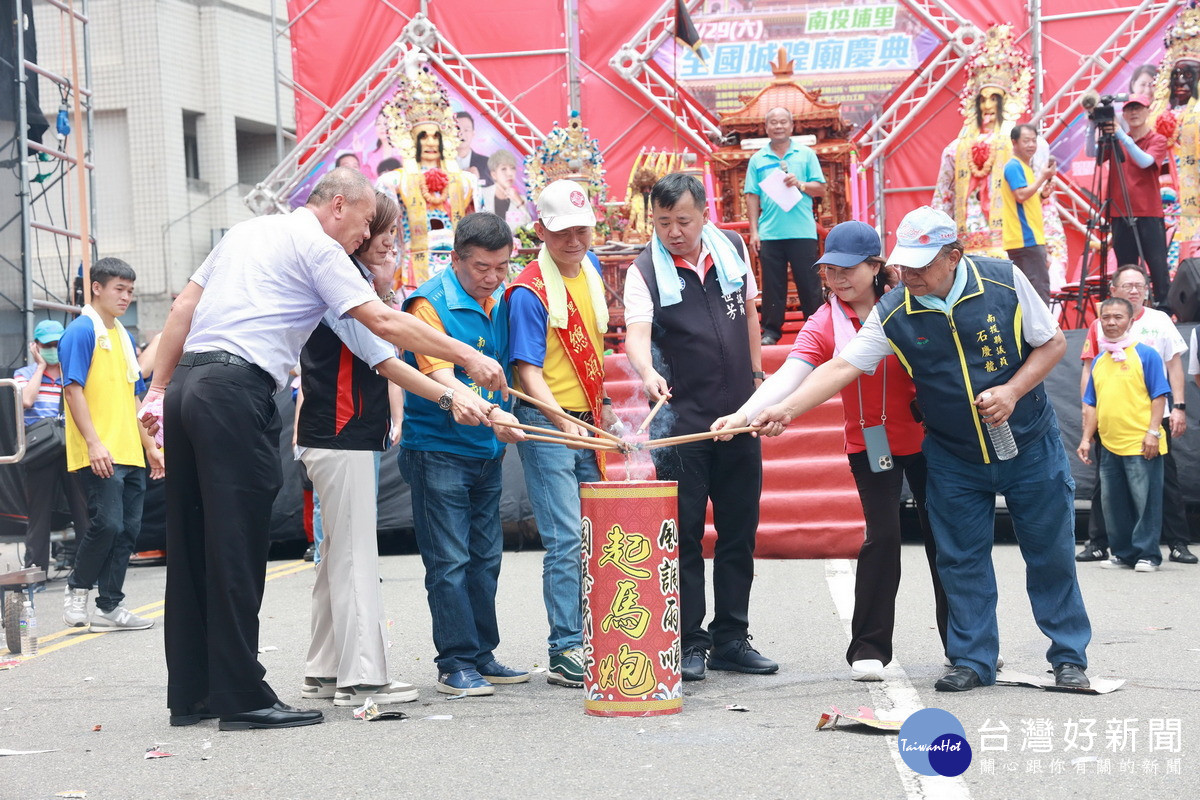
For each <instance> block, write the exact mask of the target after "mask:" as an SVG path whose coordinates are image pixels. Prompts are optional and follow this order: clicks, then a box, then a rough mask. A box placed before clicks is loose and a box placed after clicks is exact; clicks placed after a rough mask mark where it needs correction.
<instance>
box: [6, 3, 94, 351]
mask: <svg viewBox="0 0 1200 800" xmlns="http://www.w3.org/2000/svg"><path fill="white" fill-rule="evenodd" d="M43 2H45V4H46V5H49V6H53V7H54V8H57V9H58V10H59V12H60V25H59V36H60V37H61V41H60V45H61V47H62V48H63V50H64V51H65V52H66V53H68V54H69V56H70V60H71V70H70V73H71V74H69V75H59V74H58V73H55V72H53V71H51V70H49V69H47V68H46V67H45V66H42V65H39V64H37V63H34V62H32V61H29V60H28V59H27V58H26V54H25V40H24V36H22V35H20V30H21V26H20V22H21V20H22V18H23V17H22V15H23V8H22V3H21V2H20V0H18V1H17V2H16V3H15V4H14V5H15V10H16V17H15V19H13V20H11V21H10V23H11V24H12V25H13V26H14V30H15V31H16V35H15V36H14V39H15V55H16V59H15V63H14V65H13V66H14V70H13V71H14V74H15V76H16V81H15V82H14V86H13V87H12V90H13V93H14V98H15V102H16V106H17V109H16V111H17V113H16V115H15V116H16V119H15V120H14V121H13V122H14V134H13V140H12V149H13V154H14V157H13V159H12V169H13V170H14V171H15V173H16V175H17V180H18V192H17V194H18V203H17V205H18V207H19V210H18V212H17V213H16V214H14V215H12V216H11V217H9V218H8V219H6V220H3V221H2V222H0V229H4V228H7V227H9V226H19V227H20V239H21V246H20V252H19V254H17V255H16V256H15V257H10V256H9V255H8V254H2V255H0V268H6V269H7V268H11V269H12V270H14V271H16V272H19V273H20V275H21V292H20V294H21V296H20V297H15V296H9V295H8V294H4V293H0V310H8V309H16V310H18V311H19V312H20V313H21V315H22V317H23V319H22V327H23V329H24V335H23V338H24V340H25V341H26V342H28V341H30V340H32V339H33V327H34V314H35V312H36V311H37V310H48V311H58V312H66V313H74V314H77V313H79V307H78V306H76V305H74V304H73V297H72V296H71V295H72V290H71V279H72V278H71V276H72V273H73V268H74V266H75V263H76V259H79V260H80V261H81V263H82V264H83V267H84V271H85V273H86V271H87V268H88V267H89V265H90V264H91V263H92V260H93V258H94V256H95V244H96V239H95V230H96V207H95V203H94V202H93V199H94V198H95V194H96V190H95V182H94V178H95V175H94V171H95V165H94V164H93V162H92V153H93V151H94V145H95V141H94V126H93V114H92V112H93V102H94V98H93V95H92V90H91V88H90V86H91V77H92V68H91V38H90V31H89V25H90V24H91V17H90V15H89V8H88V0H43ZM77 2H78V6H79V7H78V8H76V3H77ZM31 13H32V12H31ZM46 35H49V32H48V31H47V32H46ZM39 76H40V77H42V78H45V79H46V80H48V81H50V82H51V83H52V84H53V85H54V86H55V87H56V88H57V89H58V90H59V92H60V93H61V97H62V100H63V102H67V101H68V98H69V99H70V104H71V106H72V109H73V114H72V116H71V125H72V128H73V130H72V132H71V134H70V137H71V138H70V140H69V144H70V149H71V150H72V151H73V153H68V152H66V151H65V147H66V145H67V144H68V141H67V139H66V138H65V137H59V139H58V143H57V145H56V146H54V147H51V146H47V145H45V144H43V143H42V142H38V141H32V140H30V139H29V137H28V132H29V129H28V116H27V108H26V98H27V95H26V88H25V87H26V83H27V82H28V81H30V80H37V79H38V77H39ZM47 117H48V119H49V121H50V124H51V126H52V127H51V129H50V130H54V128H53V126H54V121H55V120H54V116H53V112H52V111H51V112H50V113H49V114H47ZM31 152H36V153H38V154H39V155H40V156H41V157H42V158H43V159H45V161H43V162H41V163H47V164H56V165H57V170H58V174H57V175H56V176H54V177H52V178H51V179H50V180H49V181H46V182H42V183H37V182H35V181H33V180H31V174H37V173H38V169H37V168H36V167H33V168H31V167H30V161H31V158H30V157H29V154H30V153H31ZM35 163H36V162H35ZM51 174H52V173H46V175H47V176H49V175H51ZM68 182H72V183H75V187H74V190H75V192H76V193H77V197H76V199H75V202H76V203H77V204H78V208H77V209H76V211H77V213H78V217H77V219H76V223H77V225H78V227H79V229H78V230H71V229H69V228H68V227H65V226H66V225H67V221H66V220H65V219H64V220H63V223H62V225H56V224H54V223H53V221H49V220H48V221H43V220H39V219H38V213H37V211H36V207H37V204H39V203H42V204H43V205H45V206H46V207H47V208H48V202H47V197H48V195H49V194H50V193H51V192H62V193H65V192H66V191H67V184H68ZM34 231H41V232H42V233H43V234H49V235H50V236H52V237H57V239H60V240H65V241H66V242H67V243H68V248H67V254H66V257H65V261H66V263H63V264H62V274H63V276H65V277H66V285H65V286H58V287H54V286H50V285H47V281H46V280H45V279H44V276H43V278H38V277H36V276H35V275H34V263H33V250H34V246H35V243H34ZM76 243H77V244H78V246H79V249H78V250H73V249H72V248H73V247H74V245H75V244H76ZM43 266H44V265H43ZM84 285H85V295H86V294H90V284H88V282H87V281H84ZM23 353H24V350H23V349H22V350H21V351H20V352H19V353H16V354H14V356H15V357H19V356H21V355H23Z"/></svg>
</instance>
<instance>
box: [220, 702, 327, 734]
mask: <svg viewBox="0 0 1200 800" xmlns="http://www.w3.org/2000/svg"><path fill="white" fill-rule="evenodd" d="M324 721H325V715H324V714H322V713H321V712H320V711H301V710H300V709H298V708H292V707H291V706H289V705H286V704H284V703H276V704H275V705H273V706H271V707H270V708H260V709H258V710H257V711H243V712H242V713H241V714H225V715H224V716H222V717H221V723H220V728H221V730H223V731H248V730H250V729H251V728H299V727H301V726H303V725H317V724H318V723H321V722H324Z"/></svg>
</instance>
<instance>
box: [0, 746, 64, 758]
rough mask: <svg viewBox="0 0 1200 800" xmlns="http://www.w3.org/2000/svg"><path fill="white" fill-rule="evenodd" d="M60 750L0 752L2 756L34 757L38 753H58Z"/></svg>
mask: <svg viewBox="0 0 1200 800" xmlns="http://www.w3.org/2000/svg"><path fill="white" fill-rule="evenodd" d="M57 752H58V748H57V747H56V748H54V749H53V750H0V756H32V755H35V754H37V753H57Z"/></svg>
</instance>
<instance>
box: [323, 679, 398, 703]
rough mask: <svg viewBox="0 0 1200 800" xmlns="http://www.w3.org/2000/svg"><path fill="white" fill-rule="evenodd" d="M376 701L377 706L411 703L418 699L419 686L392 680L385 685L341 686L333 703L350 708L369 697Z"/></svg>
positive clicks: (335, 693)
mask: <svg viewBox="0 0 1200 800" xmlns="http://www.w3.org/2000/svg"><path fill="white" fill-rule="evenodd" d="M368 697H369V698H371V699H372V700H374V701H375V705H377V706H386V705H391V704H393V703H411V702H413V701H414V700H416V699H417V687H415V686H413V685H412V684H411V683H402V682H400V681H392V682H391V683H389V684H387V685H385V686H368V685H366V684H359V685H358V686H339V687H337V691H336V692H334V693H333V704H334V705H335V706H343V707H349V708H358V707H359V706H361V705H362V704H363V703H365V702H367V698H368Z"/></svg>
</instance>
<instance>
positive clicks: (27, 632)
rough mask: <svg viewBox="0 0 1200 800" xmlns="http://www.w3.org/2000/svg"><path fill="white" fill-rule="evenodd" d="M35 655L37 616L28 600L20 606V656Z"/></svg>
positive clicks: (28, 656)
mask: <svg viewBox="0 0 1200 800" xmlns="http://www.w3.org/2000/svg"><path fill="white" fill-rule="evenodd" d="M36 655H37V616H36V615H35V614H34V613H33V603H30V602H29V601H28V600H26V601H25V605H24V606H22V607H21V658H32V657H33V656H36Z"/></svg>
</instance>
